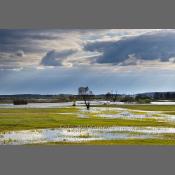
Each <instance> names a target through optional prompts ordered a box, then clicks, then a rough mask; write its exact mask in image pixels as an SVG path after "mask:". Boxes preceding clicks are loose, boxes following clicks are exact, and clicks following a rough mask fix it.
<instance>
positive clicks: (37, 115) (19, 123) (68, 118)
mask: <svg viewBox="0 0 175 175" xmlns="http://www.w3.org/2000/svg"><path fill="white" fill-rule="evenodd" d="M80 112H81V111H79V109H78V108H76V107H69V108H57V109H56V108H52V109H51V108H47V109H30V108H26V109H10V108H9V109H0V132H3V131H10V130H26V129H41V128H59V127H109V126H140V127H142V126H162V127H175V123H167V122H165V121H157V120H156V119H153V118H145V119H137V120H131V119H122V118H118V119H108V118H102V117H98V116H95V115H93V114H89V118H80V117H79V116H78V113H80ZM64 113H65V114H64ZM67 113H70V114H67ZM85 113H86V112H85Z"/></svg>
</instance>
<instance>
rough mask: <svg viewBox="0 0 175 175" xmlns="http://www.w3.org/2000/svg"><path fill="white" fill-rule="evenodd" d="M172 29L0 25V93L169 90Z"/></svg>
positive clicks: (174, 65) (174, 56) (173, 74)
mask: <svg viewBox="0 0 175 175" xmlns="http://www.w3.org/2000/svg"><path fill="white" fill-rule="evenodd" d="M174 80H175V30H174V29H0V94H2V95H4V94H60V93H68V94H71V93H73V94H77V90H78V87H80V86H89V88H90V89H91V90H92V91H93V92H94V93H95V94H101V93H107V92H111V91H113V92H114V91H117V92H118V93H121V94H123V93H125V94H134V93H142V92H154V91H175V81H174Z"/></svg>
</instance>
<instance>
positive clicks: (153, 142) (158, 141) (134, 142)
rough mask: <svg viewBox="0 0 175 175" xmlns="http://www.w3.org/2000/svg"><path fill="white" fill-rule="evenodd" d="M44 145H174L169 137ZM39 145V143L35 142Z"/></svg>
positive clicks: (174, 142) (50, 143)
mask: <svg viewBox="0 0 175 175" xmlns="http://www.w3.org/2000/svg"><path fill="white" fill-rule="evenodd" d="M44 144H45V145H107V146H110V145H175V140H169V139H127V140H97V141H88V142H49V143H44ZM36 145H40V144H36Z"/></svg>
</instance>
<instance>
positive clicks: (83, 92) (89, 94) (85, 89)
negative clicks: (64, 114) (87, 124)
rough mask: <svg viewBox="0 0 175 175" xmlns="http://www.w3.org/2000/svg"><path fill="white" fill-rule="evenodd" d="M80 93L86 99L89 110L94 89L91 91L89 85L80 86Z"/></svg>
mask: <svg viewBox="0 0 175 175" xmlns="http://www.w3.org/2000/svg"><path fill="white" fill-rule="evenodd" d="M78 95H79V97H80V98H81V99H82V100H83V101H84V104H85V105H86V108H87V110H89V109H90V100H91V99H92V98H93V96H94V95H93V93H92V91H90V90H89V88H88V87H80V88H79V89H78Z"/></svg>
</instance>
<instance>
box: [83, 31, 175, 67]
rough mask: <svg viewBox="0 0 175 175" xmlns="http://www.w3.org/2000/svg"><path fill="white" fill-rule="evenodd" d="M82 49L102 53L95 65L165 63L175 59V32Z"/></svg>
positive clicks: (88, 46) (88, 45) (109, 42)
mask: <svg viewBox="0 0 175 175" xmlns="http://www.w3.org/2000/svg"><path fill="white" fill-rule="evenodd" d="M84 49H85V50H87V51H92V52H94V51H97V52H100V53H102V55H101V56H99V57H98V58H97V59H96V63H112V64H120V65H127V63H128V65H130V64H132V65H133V64H136V62H137V60H136V59H138V60H160V61H162V62H166V61H169V59H170V58H172V57H175V32H170V31H169V32H165V31H162V32H157V33H151V34H144V35H141V36H136V37H129V38H126V39H122V40H119V41H107V42H93V43H89V44H87V45H85V47H84ZM129 59H132V61H129ZM127 60H128V61H127Z"/></svg>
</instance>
